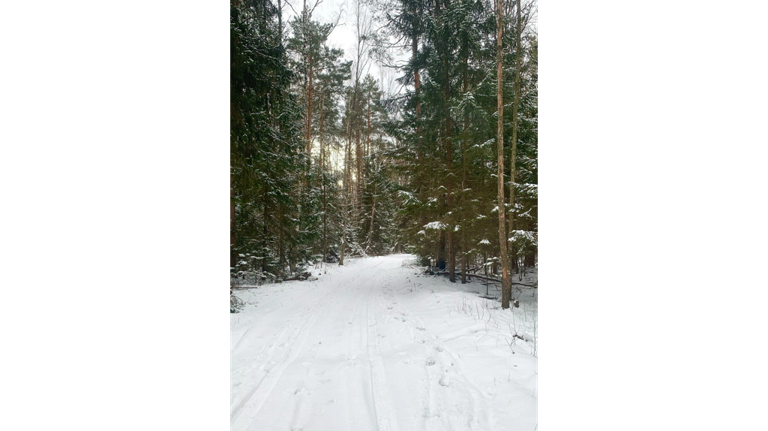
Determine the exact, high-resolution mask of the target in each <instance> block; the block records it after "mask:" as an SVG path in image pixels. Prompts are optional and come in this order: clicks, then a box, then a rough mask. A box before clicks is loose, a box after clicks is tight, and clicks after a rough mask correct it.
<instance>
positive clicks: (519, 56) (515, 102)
mask: <svg viewBox="0 0 768 431" xmlns="http://www.w3.org/2000/svg"><path fill="white" fill-rule="evenodd" d="M520 15H521V13H520V0H517V19H516V21H517V22H516V24H517V25H516V26H515V27H516V28H515V86H514V91H515V94H514V95H513V99H512V155H511V157H510V158H509V233H510V235H512V231H513V230H514V229H515V227H514V225H515V177H516V173H517V168H516V166H515V165H516V161H517V130H518V118H517V110H518V106H519V105H520V69H521V68H522V64H523V62H522V60H523V50H522V46H521V45H520V34H521V33H522V28H523V20H522V19H521V16H520ZM510 254H511V255H512V256H511V258H512V259H514V261H515V266H517V253H516V251H515V252H512V253H510Z"/></svg>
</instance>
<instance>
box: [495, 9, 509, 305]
mask: <svg viewBox="0 0 768 431" xmlns="http://www.w3.org/2000/svg"><path fill="white" fill-rule="evenodd" d="M502 16H503V9H502V3H501V0H496V110H497V111H498V121H497V128H496V144H497V145H496V146H497V149H498V159H499V161H498V178H497V180H498V181H497V183H498V190H499V195H498V202H499V254H500V258H501V265H502V269H501V308H502V309H507V308H509V300H510V297H511V296H512V284H511V281H512V280H510V278H509V259H508V258H507V235H506V220H504V219H505V217H504V214H505V213H506V211H505V210H504V87H503V83H504V75H503V74H502V56H501V36H502Z"/></svg>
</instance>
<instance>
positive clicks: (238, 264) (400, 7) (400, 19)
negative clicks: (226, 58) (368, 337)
mask: <svg viewBox="0 0 768 431" xmlns="http://www.w3.org/2000/svg"><path fill="white" fill-rule="evenodd" d="M310 1H311V2H307V1H306V0H305V1H304V3H303V4H289V3H286V2H285V1H284V0H275V1H273V0H251V1H241V0H232V2H231V4H230V38H231V40H230V48H231V53H230V61H231V77H230V93H231V94H230V121H231V142H230V146H231V188H230V216H231V217H230V218H231V226H230V229H231V237H230V241H231V260H230V264H231V275H232V280H233V283H242V282H262V281H269V280H281V279H287V278H290V277H292V276H294V275H295V274H299V273H302V272H303V271H305V269H306V268H307V267H308V266H310V265H317V264H321V263H338V265H343V264H344V259H345V258H348V257H350V256H366V255H369V256H370V255H382V254H388V253H392V252H408V253H413V254H416V255H417V256H419V257H420V259H421V261H422V264H423V265H425V266H427V265H429V266H431V267H432V269H433V270H437V271H447V273H448V276H449V277H450V280H451V281H457V280H460V281H461V282H465V280H466V275H467V274H468V273H474V274H477V273H482V274H484V275H485V276H488V277H500V278H501V279H503V296H502V304H503V305H504V306H505V308H506V307H508V306H509V300H510V295H512V296H513V295H514V292H513V291H510V286H511V279H512V277H513V274H520V273H521V272H523V271H525V268H526V267H531V266H533V265H535V264H536V259H537V244H538V241H537V239H538V223H537V220H538V205H537V202H538V187H537V182H538V181H537V178H538V162H537V159H538V150H537V148H538V141H537V136H538V103H537V100H538V93H537V91H538V90H537V89H538V38H537V32H536V25H535V16H536V8H537V6H536V3H535V2H528V1H526V2H521V1H519V0H517V1H512V0H503V1H502V0H497V1H488V0H356V1H355V2H354V3H352V5H353V7H352V10H350V11H347V13H346V16H347V17H351V21H349V20H348V21H347V22H346V23H345V24H346V25H348V26H351V27H352V28H353V29H354V34H355V41H354V42H355V47H356V49H355V50H354V53H353V55H352V56H351V58H347V57H346V56H345V52H344V51H343V50H342V49H340V48H338V47H335V46H331V44H330V43H329V41H328V38H329V35H330V34H331V33H332V32H333V31H334V30H335V29H336V27H337V26H338V25H339V19H336V20H334V21H332V22H321V21H320V20H318V19H316V18H315V17H314V16H313V13H314V11H315V10H316V8H317V6H318V5H319V1H313V0H310ZM287 7H288V8H290V9H291V10H292V11H293V12H294V13H292V14H287V13H285V10H286V8H287ZM341 15H342V14H341V11H339V14H338V16H339V17H341ZM399 58H405V59H406V60H405V61H399V60H398V59H399ZM371 64H376V65H377V66H379V67H386V68H390V69H393V70H396V71H397V73H398V78H397V82H398V83H399V84H400V91H398V92H397V93H393V92H385V91H383V90H382V85H381V83H380V82H379V81H378V80H377V79H375V78H374V77H373V76H372V75H371V74H370V66H371ZM500 207H501V208H503V210H502V211H499V208H500Z"/></svg>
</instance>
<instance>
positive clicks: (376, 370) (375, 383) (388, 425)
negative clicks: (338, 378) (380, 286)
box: [366, 283, 398, 431]
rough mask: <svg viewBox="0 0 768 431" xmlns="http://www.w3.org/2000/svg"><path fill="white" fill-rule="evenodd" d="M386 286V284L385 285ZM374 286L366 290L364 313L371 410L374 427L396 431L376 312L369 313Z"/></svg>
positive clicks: (384, 430)
mask: <svg viewBox="0 0 768 431" xmlns="http://www.w3.org/2000/svg"><path fill="white" fill-rule="evenodd" d="M385 285H386V283H385ZM373 288H374V286H371V287H370V288H369V290H368V298H367V300H366V313H367V317H368V340H367V344H368V360H369V363H370V370H371V389H372V391H373V410H374V413H375V415H376V425H377V427H378V430H379V431H397V429H398V427H397V418H396V417H395V413H394V409H393V408H392V403H391V398H390V395H389V389H388V387H387V379H386V371H385V369H384V364H383V361H382V358H381V352H380V351H379V331H378V329H377V327H376V325H377V324H376V315H375V314H376V311H375V310H374V311H373V313H371V293H372V292H373Z"/></svg>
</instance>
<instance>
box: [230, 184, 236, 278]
mask: <svg viewBox="0 0 768 431" xmlns="http://www.w3.org/2000/svg"><path fill="white" fill-rule="evenodd" d="M235 240H236V238H235V189H234V187H233V186H232V177H231V176H230V185H229V266H230V268H234V267H235V265H236V264H237V259H236V256H235Z"/></svg>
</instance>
